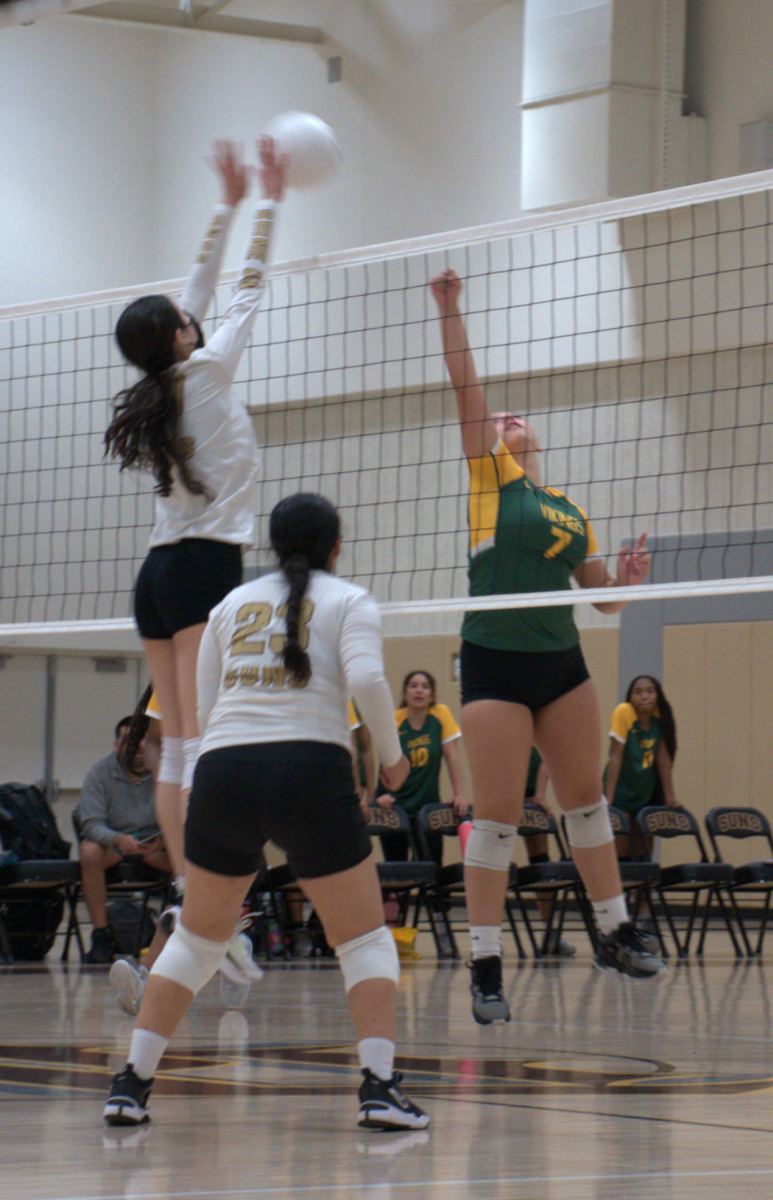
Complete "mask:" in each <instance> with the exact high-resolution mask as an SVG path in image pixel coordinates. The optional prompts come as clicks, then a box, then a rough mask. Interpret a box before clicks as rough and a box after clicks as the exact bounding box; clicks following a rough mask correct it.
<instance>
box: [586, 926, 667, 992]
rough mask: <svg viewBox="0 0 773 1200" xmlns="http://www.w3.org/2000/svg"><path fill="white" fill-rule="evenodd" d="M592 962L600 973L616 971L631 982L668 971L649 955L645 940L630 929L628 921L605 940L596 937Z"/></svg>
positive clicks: (604, 938) (659, 960) (657, 958)
mask: <svg viewBox="0 0 773 1200" xmlns="http://www.w3.org/2000/svg"><path fill="white" fill-rule="evenodd" d="M593 962H594V965H595V966H597V967H598V968H599V969H600V970H602V971H620V972H622V974H623V975H632V976H633V977H634V979H648V978H650V977H651V976H653V975H663V974H665V973H666V972H667V971H668V968H667V966H666V964H665V963H664V962H663V960H662V959H661V958H659V957H658V955H657V954H653V952H652V949H651V947H650V946H649V945H648V939H647V938H646V937H643V936H642V935H641V934H640V933H639V931H638V929H634V927H633V925H632V924H631V922H630V921H626V922H625V923H624V924H623V925H620V926H618V928H617V929H616V930H615V931H614V933H610V934H609V935H608V936H607V937H604V935H603V934H602V935H600V936H599V945H598V950H597V951H596V953H595V955H594V958H593Z"/></svg>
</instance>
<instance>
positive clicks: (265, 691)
mask: <svg viewBox="0 0 773 1200" xmlns="http://www.w3.org/2000/svg"><path fill="white" fill-rule="evenodd" d="M288 591H289V585H288V583H287V581H286V579H285V577H284V575H283V574H282V573H281V572H279V571H277V572H274V573H272V574H270V575H263V576H261V577H260V578H259V579H253V580H251V581H250V582H249V583H245V584H243V585H242V586H241V587H238V588H234V590H233V591H232V592H229V594H228V595H227V596H226V598H225V599H224V600H222V601H221V602H220V604H218V605H217V607H216V608H214V609H213V610H212V612H211V613H210V615H209V623H208V625H207V628H206V629H205V631H204V637H203V638H202V642H201V649H200V651H199V662H198V671H197V686H198V706H199V728H200V729H201V731H202V734H203V738H202V744H201V751H200V752H201V754H205V753H206V752H207V751H210V750H215V749H220V748H222V747H224V746H239V745H249V744H252V743H255V742H286V741H314V742H334V743H337V744H338V745H339V746H343V747H344V748H345V749H346V750H350V749H351V734H350V731H349V718H348V714H347V705H348V701H349V697H350V696H354V698H355V700H356V701H357V707H358V709H359V711H360V713H361V714H362V719H363V721H364V722H365V724H366V725H367V726H368V728H369V729H370V732H371V734H372V737H373V741H374V742H375V745H376V749H377V750H378V752H379V755H380V757H381V761H382V762H386V763H387V764H388V765H391V764H393V763H395V762H397V760H398V759H399V757H400V746H399V742H398V740H397V730H396V729H395V719H394V709H393V708H392V702H391V695H390V692H389V687H388V685H387V681H386V677H385V675H384V660H383V649H382V641H381V618H380V616H379V611H378V607H377V606H376V602H375V600H374V599H373V597H372V596H371V595H370V594H369V593H368V592H366V591H365V589H364V588H361V587H358V586H357V585H356V584H353V583H349V582H348V581H347V580H343V579H338V578H337V577H336V576H335V575H331V574H330V573H329V572H327V571H311V573H310V575H309V583H308V587H307V589H306V594H305V596H304V599H303V601H302V603H301V610H300V620H299V631H298V641H299V643H300V646H301V648H302V649H305V650H306V651H307V653H308V655H309V658H310V660H311V672H312V673H311V678H310V679H309V680H308V682H307V683H305V684H304V685H302V686H300V687H299V686H297V685H296V684H295V683H294V681H293V680H292V679H291V678H290V676H289V675H288V674H287V672H286V671H285V668H284V665H283V663H282V659H281V653H282V649H283V646H284V642H285V634H286V625H287V596H288Z"/></svg>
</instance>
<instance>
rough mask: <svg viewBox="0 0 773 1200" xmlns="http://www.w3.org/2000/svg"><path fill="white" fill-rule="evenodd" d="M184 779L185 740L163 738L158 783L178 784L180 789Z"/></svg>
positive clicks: (163, 736)
mask: <svg viewBox="0 0 773 1200" xmlns="http://www.w3.org/2000/svg"><path fill="white" fill-rule="evenodd" d="M182 779H183V740H182V738H177V737H175V738H173V737H167V736H166V734H163V735H162V737H161V761H160V763H159V764H158V778H157V779H156V783H176V784H177V786H178V787H179V786H180V784H181V783H182Z"/></svg>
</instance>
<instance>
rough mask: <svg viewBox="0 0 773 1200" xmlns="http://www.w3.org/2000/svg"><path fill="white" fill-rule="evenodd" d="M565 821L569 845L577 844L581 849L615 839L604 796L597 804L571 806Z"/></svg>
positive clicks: (602, 844) (590, 847)
mask: <svg viewBox="0 0 773 1200" xmlns="http://www.w3.org/2000/svg"><path fill="white" fill-rule="evenodd" d="M564 821H565V823H566V836H567V838H568V839H569V845H570V846H577V848H578V849H580V850H590V849H592V847H593V846H606V844H607V842H613V841H614V840H615V835H614V834H613V832H612V822H611V821H610V819H609V805H608V804H607V802H606V800H605V799H604V797H603V796H602V797H601V799H600V800H598V801H597V802H596V803H595V804H586V806H585V807H584V808H570V809H569V810H568V811H567V812H565V813H564Z"/></svg>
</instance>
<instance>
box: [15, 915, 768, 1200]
mask: <svg viewBox="0 0 773 1200" xmlns="http://www.w3.org/2000/svg"><path fill="white" fill-rule="evenodd" d="M572 939H573V940H575V941H576V942H577V944H578V946H579V947H580V954H579V955H578V957H577V959H575V960H572V961H565V962H559V961H551V962H545V963H534V962H533V961H529V962H528V963H526V964H525V965H524V966H521V967H518V966H517V965H516V960H515V958H514V956H510V958H509V960H508V961H507V962H506V991H507V994H508V996H509V1000H510V1004H511V1007H512V1011H513V1020H512V1022H511V1023H510V1024H509V1025H507V1026H502V1027H496V1028H481V1027H479V1026H477V1025H476V1024H475V1023H474V1022H473V1020H472V1017H471V1015H470V1007H469V993H468V990H467V986H468V985H467V974H468V973H467V970H466V969H465V967H464V966H463V965H461V964H457V965H445V964H443V965H437V964H436V963H435V961H434V959H433V958H432V957H431V948H430V945H429V942H428V940H423V935H421V936H420V945H421V948H422V951H423V952H425V951H426V955H425V957H424V958H423V959H422V960H421V961H420V962H416V963H412V964H409V965H406V966H405V968H404V971H403V976H402V980H401V984H400V1008H399V1045H398V1055H399V1059H398V1066H399V1067H400V1068H401V1069H402V1070H404V1071H405V1075H406V1081H405V1084H406V1090H408V1091H409V1092H410V1094H411V1096H413V1097H415V1098H416V1099H418V1100H419V1101H420V1102H421V1103H422V1105H423V1106H424V1107H426V1109H427V1111H428V1112H429V1113H430V1115H431V1117H432V1124H431V1126H430V1128H429V1130H428V1131H426V1132H422V1133H407V1134H377V1133H366V1132H365V1131H359V1130H358V1129H357V1128H356V1125H355V1123H354V1122H355V1116H356V1111H357V1104H356V1089H357V1085H358V1071H357V1062H356V1055H355V1052H354V1046H353V1040H352V1031H351V1026H350V1024H349V1019H348V1014H347V1010H346V1005H345V1001H344V994H343V988H342V984H341V978H340V975H339V972H338V969H337V967H336V966H335V965H334V964H331V963H327V962H326V963H322V964H320V965H303V964H289V965H284V964H282V965H278V966H271V967H270V968H269V969H268V970H267V971H266V975H265V977H264V979H263V981H262V982H261V983H259V984H255V985H253V988H252V991H251V994H250V995H249V997H248V999H247V1001H246V1004H245V1005H244V1006H243V1007H242V1008H241V1009H228V1008H226V1007H225V1006H224V1003H223V1001H222V999H221V995H220V985H219V980H218V979H217V978H216V979H215V980H213V981H212V982H211V983H210V984H209V985H208V986H207V988H206V989H205V990H204V992H203V993H202V994H201V996H200V997H199V998H198V1000H197V1001H196V1003H195V1005H194V1007H193V1008H192V1010H191V1012H190V1014H189V1017H188V1019H187V1020H186V1021H185V1023H184V1024H183V1026H182V1027H181V1028H180V1030H179V1032H178V1035H177V1037H176V1038H175V1040H174V1041H173V1043H172V1046H171V1053H169V1054H168V1055H167V1056H166V1057H165V1059H164V1060H163V1062H162V1067H161V1069H160V1071H159V1074H158V1076H157V1079H156V1087H155V1091H154V1095H153V1098H152V1101H151V1108H152V1113H153V1122H152V1124H151V1125H150V1126H146V1127H144V1128H142V1129H140V1130H129V1131H127V1132H126V1133H123V1132H122V1131H117V1130H108V1128H107V1127H106V1126H105V1125H104V1124H103V1122H102V1118H101V1109H102V1101H103V1098H104V1095H105V1091H106V1087H107V1083H108V1079H109V1076H110V1074H111V1073H112V1072H113V1071H115V1070H117V1069H118V1068H119V1067H120V1066H122V1065H123V1062H124V1059H125V1056H126V1050H127V1048H128V1044H129V1037H130V1033H131V1029H132V1022H131V1021H130V1020H129V1018H127V1017H125V1016H123V1014H122V1013H121V1012H120V1011H119V1010H118V1008H117V1007H116V1005H115V1001H114V999H113V995H112V992H111V990H110V987H109V984H108V980H107V971H106V969H104V968H81V967H80V966H77V965H75V964H72V963H71V964H69V965H68V966H67V967H62V966H61V965H60V963H59V962H58V961H57V960H56V958H51V959H49V960H47V962H46V963H44V964H42V965H40V966H16V967H7V968H2V969H1V970H0V1196H2V1198H3V1200H17V1198H18V1200H33V1198H34V1200H108V1198H110V1200H118V1198H123V1197H127V1198H128V1197H132V1198H135V1197H137V1198H145V1200H151V1198H152V1200H157V1198H162V1197H175V1198H180V1200H182V1198H188V1197H196V1198H201V1200H204V1198H206V1200H209V1198H214V1197H227V1198H234V1200H239V1198H241V1197H251V1196H254V1197H261V1198H273V1197H277V1198H283V1200H284V1198H288V1197H303V1198H304V1200H343V1198H346V1200H353V1198H356V1197H363V1198H366V1200H418V1198H419V1197H422V1198H427V1200H429V1198H432V1200H441V1198H442V1200H446V1198H450V1200H455V1198H456V1197H458V1198H459V1200H463V1198H467V1197H469V1198H470V1200H484V1198H491V1200H494V1198H497V1200H505V1198H507V1200H509V1198H510V1197H513V1198H515V1197H517V1198H518V1200H555V1198H557V1197H561V1198H563V1197H566V1198H567V1200H569V1198H571V1200H613V1198H614V1200H672V1198H676V1197H678V1198H679V1200H689V1198H692V1197H696V1198H697V1197H700V1198H701V1200H705V1198H706V1197H732V1198H733V1200H763V1198H764V1200H769V1198H770V1196H771V1195H773V1097H772V1096H771V1089H773V1053H772V1050H771V1021H772V1017H771V996H770V992H769V978H768V975H769V969H768V967H767V965H766V964H765V963H764V962H763V963H759V962H746V961H744V962H739V963H737V962H736V961H735V959H734V958H732V957H731V955H730V954H729V953H728V946H727V939H726V937H725V935H724V934H721V933H719V932H714V933H711V934H710V935H709V939H708V943H707V954H706V961H705V963H701V962H700V961H697V960H695V959H693V960H692V961H690V962H688V963H683V964H679V965H674V963H673V959H672V960H671V971H670V974H669V975H668V976H665V977H664V978H662V979H660V980H659V981H654V982H652V981H646V982H635V981H632V980H629V979H624V978H620V977H617V976H610V975H607V974H604V973H601V972H598V971H596V970H594V969H593V967H592V965H591V962H590V957H589V954H588V952H587V951H586V950H585V948H584V947H583V945H582V935H581V934H579V933H578V934H576V935H575V934H574V933H573V934H572Z"/></svg>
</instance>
